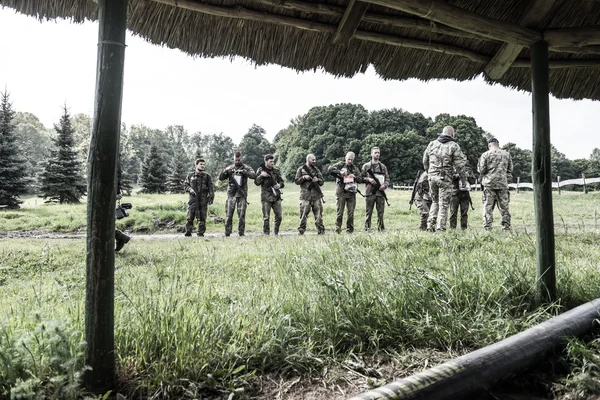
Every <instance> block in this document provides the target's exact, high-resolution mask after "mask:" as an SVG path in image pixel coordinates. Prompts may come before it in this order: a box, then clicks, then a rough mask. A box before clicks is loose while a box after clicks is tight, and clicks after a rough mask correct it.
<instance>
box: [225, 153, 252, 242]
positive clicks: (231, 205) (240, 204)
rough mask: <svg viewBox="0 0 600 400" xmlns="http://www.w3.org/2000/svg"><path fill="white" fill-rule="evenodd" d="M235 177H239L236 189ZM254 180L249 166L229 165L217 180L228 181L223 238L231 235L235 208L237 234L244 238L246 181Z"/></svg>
mask: <svg viewBox="0 0 600 400" xmlns="http://www.w3.org/2000/svg"><path fill="white" fill-rule="evenodd" d="M235 176H240V177H241V185H240V187H238V185H237V184H236V182H235V181H234V179H235V178H234V177H235ZM254 178H256V174H255V173H254V170H253V169H252V167H251V166H249V165H246V164H243V165H242V166H241V167H239V168H238V167H236V166H235V165H231V166H229V167H227V168H226V169H224V170H223V172H221V174H220V175H219V180H220V181H224V180H225V179H229V185H228V186H227V201H226V203H225V213H226V214H227V216H226V219H225V236H229V235H231V230H232V225H233V213H234V212H235V210H236V208H237V214H238V234H239V235H240V236H244V232H245V230H246V206H247V205H248V200H247V197H248V179H254Z"/></svg>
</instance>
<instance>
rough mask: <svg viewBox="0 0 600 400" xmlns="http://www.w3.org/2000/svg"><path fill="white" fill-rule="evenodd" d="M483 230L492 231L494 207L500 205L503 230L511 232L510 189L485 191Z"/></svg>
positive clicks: (485, 189)
mask: <svg viewBox="0 0 600 400" xmlns="http://www.w3.org/2000/svg"><path fill="white" fill-rule="evenodd" d="M482 200H483V229H485V230H488V231H489V230H491V229H492V221H493V220H494V207H495V206H496V204H498V209H499V210H500V217H501V223H502V229H503V230H505V231H510V212H509V211H508V203H510V193H509V192H508V189H488V188H485V187H484V189H483V196H482Z"/></svg>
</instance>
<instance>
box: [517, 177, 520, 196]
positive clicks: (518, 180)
mask: <svg viewBox="0 0 600 400" xmlns="http://www.w3.org/2000/svg"><path fill="white" fill-rule="evenodd" d="M519 183H521V177H520V176H519V177H518V178H517V193H519Z"/></svg>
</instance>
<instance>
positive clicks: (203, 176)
mask: <svg viewBox="0 0 600 400" xmlns="http://www.w3.org/2000/svg"><path fill="white" fill-rule="evenodd" d="M191 189H193V190H194V192H196V195H195V196H192V193H191ZM183 190H185V191H186V192H188V194H189V198H188V205H195V204H196V202H197V201H198V200H200V201H201V202H202V201H207V202H209V203H212V202H213V200H214V199H215V188H214V185H213V181H212V177H211V176H210V174H207V173H206V172H201V173H199V174H198V173H197V172H192V173H191V174H189V175H188V176H187V178H185V181H184V182H183Z"/></svg>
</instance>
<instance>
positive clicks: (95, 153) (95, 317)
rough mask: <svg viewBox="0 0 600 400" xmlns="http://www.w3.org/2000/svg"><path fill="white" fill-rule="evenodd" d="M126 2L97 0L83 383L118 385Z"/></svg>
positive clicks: (103, 387) (99, 387)
mask: <svg viewBox="0 0 600 400" xmlns="http://www.w3.org/2000/svg"><path fill="white" fill-rule="evenodd" d="M126 21H127V1H126V0H121V1H112V0H98V22H99V29H98V60H97V64H96V96H95V104H94V125H93V128H92V138H91V142H90V150H89V154H88V203H87V257H86V268H87V269H86V270H87V273H86V274H87V276H86V298H85V340H86V342H87V347H86V351H85V365H87V366H90V367H91V369H90V370H88V371H86V373H85V376H84V384H85V387H86V389H87V390H88V391H89V392H91V393H106V392H107V391H108V390H112V389H114V384H115V352H114V273H115V201H116V199H115V197H116V180H117V160H118V154H119V140H120V129H121V99H122V95H123V67H124V59H125V31H126Z"/></svg>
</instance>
